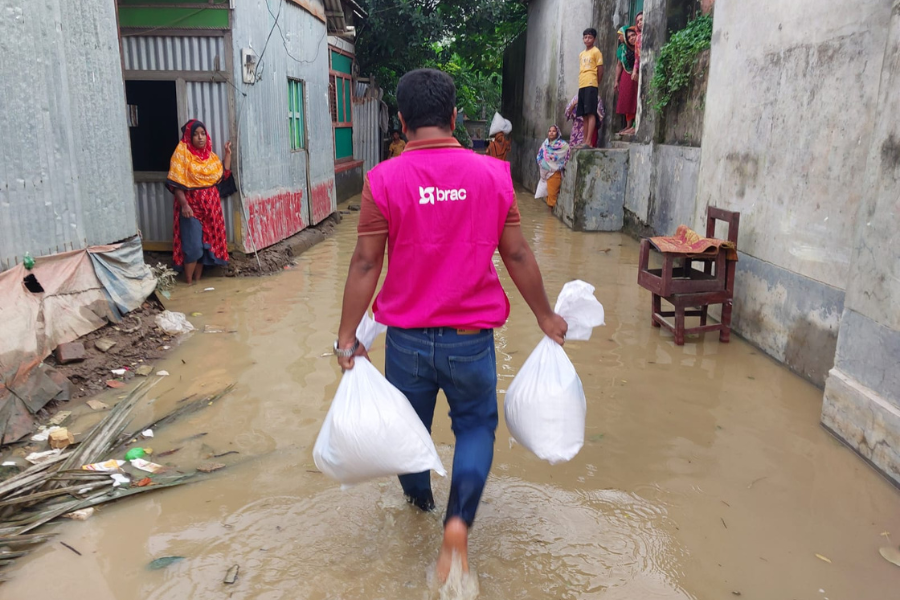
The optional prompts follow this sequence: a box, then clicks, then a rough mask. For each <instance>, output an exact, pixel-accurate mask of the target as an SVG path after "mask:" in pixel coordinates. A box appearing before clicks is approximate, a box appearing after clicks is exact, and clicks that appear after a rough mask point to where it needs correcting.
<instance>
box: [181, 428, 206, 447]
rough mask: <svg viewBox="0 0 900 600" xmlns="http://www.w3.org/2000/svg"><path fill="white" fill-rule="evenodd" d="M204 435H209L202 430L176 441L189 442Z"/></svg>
mask: <svg viewBox="0 0 900 600" xmlns="http://www.w3.org/2000/svg"><path fill="white" fill-rule="evenodd" d="M205 435H209V434H208V433H206V432H205V431H204V432H202V433H195V434H194V435H189V436H187V437H186V438H184V439H181V440H178V443H180V444H183V443H184V442H191V441H194V440H198V439H200V438H202V437H203V436H205Z"/></svg>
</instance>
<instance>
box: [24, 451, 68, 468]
mask: <svg viewBox="0 0 900 600" xmlns="http://www.w3.org/2000/svg"><path fill="white" fill-rule="evenodd" d="M60 452H62V450H46V451H44V452H32V453H31V454H29V455H28V456H26V457H25V460H27V461H28V462H30V463H31V464H33V465H39V464H41V463H45V462H47V461H49V460H50V459H52V458H54V457H56V456H59V453H60Z"/></svg>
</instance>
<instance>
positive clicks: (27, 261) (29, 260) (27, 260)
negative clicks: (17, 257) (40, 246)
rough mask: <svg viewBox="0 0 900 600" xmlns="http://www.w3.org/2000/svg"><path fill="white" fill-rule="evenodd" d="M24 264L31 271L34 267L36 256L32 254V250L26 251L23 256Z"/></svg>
mask: <svg viewBox="0 0 900 600" xmlns="http://www.w3.org/2000/svg"><path fill="white" fill-rule="evenodd" d="M22 265H23V266H24V267H25V268H26V269H27V270H29V271H30V270H31V269H33V268H34V257H32V256H31V252H26V253H25V256H23V257H22Z"/></svg>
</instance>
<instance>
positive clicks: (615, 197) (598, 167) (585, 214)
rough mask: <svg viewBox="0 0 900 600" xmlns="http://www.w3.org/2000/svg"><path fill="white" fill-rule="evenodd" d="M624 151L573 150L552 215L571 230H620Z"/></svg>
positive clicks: (625, 158)
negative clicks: (554, 213)
mask: <svg viewBox="0 0 900 600" xmlns="http://www.w3.org/2000/svg"><path fill="white" fill-rule="evenodd" d="M628 158H629V156H628V150H622V149H597V150H581V151H579V152H576V153H575V154H574V156H573V157H572V160H570V161H569V167H568V168H567V169H566V173H565V176H564V177H563V183H562V189H561V190H560V194H559V201H558V204H557V205H556V209H555V212H556V215H557V216H558V217H559V218H560V219H561V220H562V221H563V222H564V223H565V224H566V225H568V226H569V227H571V228H572V229H573V230H575V231H621V230H622V225H623V220H624V205H625V187H626V181H627V173H628Z"/></svg>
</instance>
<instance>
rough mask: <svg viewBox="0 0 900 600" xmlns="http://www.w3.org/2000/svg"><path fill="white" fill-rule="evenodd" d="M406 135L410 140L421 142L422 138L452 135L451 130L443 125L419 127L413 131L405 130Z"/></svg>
mask: <svg viewBox="0 0 900 600" xmlns="http://www.w3.org/2000/svg"><path fill="white" fill-rule="evenodd" d="M406 137H407V138H408V139H409V141H411V142H421V141H422V140H436V139H438V138H448V137H453V131H452V130H450V129H445V128H443V127H419V128H418V129H416V130H415V131H412V130H410V131H407V132H406Z"/></svg>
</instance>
